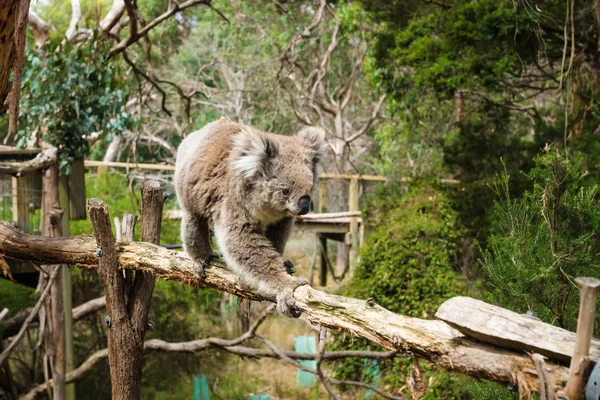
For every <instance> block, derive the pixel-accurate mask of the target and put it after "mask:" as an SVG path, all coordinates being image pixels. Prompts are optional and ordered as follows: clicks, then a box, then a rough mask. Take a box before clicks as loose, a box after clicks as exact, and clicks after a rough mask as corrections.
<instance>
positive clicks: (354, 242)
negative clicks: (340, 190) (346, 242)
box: [348, 177, 359, 278]
mask: <svg viewBox="0 0 600 400" xmlns="http://www.w3.org/2000/svg"><path fill="white" fill-rule="evenodd" d="M358 210H359V209H358V177H352V179H350V187H349V188H348V211H358ZM358 243H359V233H358V217H350V260H349V261H350V271H349V274H350V278H352V276H353V275H354V268H355V267H356V262H357V258H358Z"/></svg>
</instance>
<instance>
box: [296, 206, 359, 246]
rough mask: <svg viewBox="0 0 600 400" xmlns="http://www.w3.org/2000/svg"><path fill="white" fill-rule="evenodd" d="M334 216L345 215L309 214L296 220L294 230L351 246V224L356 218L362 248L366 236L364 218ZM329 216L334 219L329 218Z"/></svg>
mask: <svg viewBox="0 0 600 400" xmlns="http://www.w3.org/2000/svg"><path fill="white" fill-rule="evenodd" d="M334 214H345V213H321V214H307V215H306V216H302V217H298V218H296V223H295V224H294V229H295V230H297V231H300V232H303V233H316V234H318V235H319V236H321V237H325V238H327V239H331V240H336V241H338V242H344V243H347V244H351V240H350V238H349V237H348V234H349V233H350V224H351V223H352V220H353V219H355V218H356V221H357V223H358V231H359V247H360V246H362V242H363V236H364V228H363V220H362V218H360V217H358V216H356V217H338V216H335V215H334ZM329 215H331V216H332V217H328V216H329ZM357 215H360V213H359V212H358V213H357ZM315 217H316V218H315Z"/></svg>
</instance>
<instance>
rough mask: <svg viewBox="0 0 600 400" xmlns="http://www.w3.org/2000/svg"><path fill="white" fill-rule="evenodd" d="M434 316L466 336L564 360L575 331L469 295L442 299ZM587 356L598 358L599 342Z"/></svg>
mask: <svg viewBox="0 0 600 400" xmlns="http://www.w3.org/2000/svg"><path fill="white" fill-rule="evenodd" d="M435 316H436V317H437V318H439V319H441V320H442V321H444V322H446V323H448V324H449V325H450V326H452V327H454V328H456V329H458V330H459V331H460V332H462V333H464V334H465V335H467V336H470V337H474V338H477V339H479V340H481V341H483V342H486V343H491V344H494V345H496V346H499V347H503V348H509V349H515V350H519V351H529V352H535V353H540V354H542V355H544V356H546V357H548V358H550V359H552V360H557V361H561V362H565V363H568V362H569V361H570V360H571V356H572V354H573V349H574V346H575V337H576V335H575V333H574V332H570V331H568V330H566V329H562V328H559V327H556V326H554V325H550V324H547V323H544V322H542V321H539V320H536V319H534V318H530V317H526V316H524V315H521V314H518V313H516V312H513V311H509V310H506V309H504V308H501V307H497V306H494V305H491V304H487V303H484V302H483V301H480V300H476V299H472V298H470V297H453V298H451V299H450V300H446V301H445V302H444V303H443V304H442V305H441V306H440V308H439V309H438V311H437V312H436V313H435ZM590 359H592V360H593V361H595V362H597V361H598V360H600V341H599V340H594V341H593V343H592V348H591V352H590Z"/></svg>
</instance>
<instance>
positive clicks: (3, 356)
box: [0, 267, 60, 365]
mask: <svg viewBox="0 0 600 400" xmlns="http://www.w3.org/2000/svg"><path fill="white" fill-rule="evenodd" d="M59 272H60V268H58V267H57V268H56V269H55V270H54V271H53V272H52V275H51V276H50V279H49V280H48V284H47V285H46V288H45V289H44V292H43V293H42V295H41V296H40V298H39V300H38V302H37V304H36V305H35V307H33V310H31V314H29V316H28V317H27V319H26V320H25V322H24V323H23V326H21V329H20V330H19V333H18V334H17V336H15V338H14V339H13V341H12V343H11V344H10V345H9V346H8V347H7V348H6V349H5V350H4V351H3V352H2V354H0V365H2V364H4V362H5V361H6V360H7V359H8V357H9V356H10V353H12V352H13V350H14V349H15V347H16V346H17V344H19V342H20V341H21V339H22V338H23V335H24V334H25V331H26V330H27V328H28V327H29V324H30V323H31V321H33V319H34V318H35V316H36V315H37V313H38V312H39V311H40V308H41V307H42V304H44V300H45V299H46V297H47V296H48V293H50V288H51V287H52V284H53V283H54V280H55V279H56V277H57V276H58V273H59Z"/></svg>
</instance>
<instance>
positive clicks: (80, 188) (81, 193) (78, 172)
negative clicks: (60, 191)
mask: <svg viewBox="0 0 600 400" xmlns="http://www.w3.org/2000/svg"><path fill="white" fill-rule="evenodd" d="M68 191H69V192H68V193H69V221H76V220H80V219H85V217H86V215H85V208H86V202H85V167H84V166H83V160H76V161H73V162H72V163H71V174H69V177H68Z"/></svg>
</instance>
